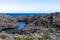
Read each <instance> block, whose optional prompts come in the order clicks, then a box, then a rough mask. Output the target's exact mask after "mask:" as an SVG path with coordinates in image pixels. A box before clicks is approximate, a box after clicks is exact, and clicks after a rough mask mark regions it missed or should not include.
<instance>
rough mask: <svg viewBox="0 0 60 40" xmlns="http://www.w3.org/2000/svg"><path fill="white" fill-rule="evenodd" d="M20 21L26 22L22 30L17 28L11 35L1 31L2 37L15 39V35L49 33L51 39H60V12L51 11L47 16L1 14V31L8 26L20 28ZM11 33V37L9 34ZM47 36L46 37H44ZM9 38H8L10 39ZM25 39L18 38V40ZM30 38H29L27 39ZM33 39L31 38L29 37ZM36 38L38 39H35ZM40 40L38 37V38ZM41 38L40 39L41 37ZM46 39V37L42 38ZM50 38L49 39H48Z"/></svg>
mask: <svg viewBox="0 0 60 40" xmlns="http://www.w3.org/2000/svg"><path fill="white" fill-rule="evenodd" d="M19 22H26V25H25V27H24V28H23V29H21V30H18V29H17V30H15V31H14V32H13V33H12V34H11V35H13V36H11V35H10V34H7V33H0V38H1V37H2V35H3V36H6V37H7V38H9V37H10V36H11V37H12V38H9V39H11V40H15V39H14V38H16V37H14V35H15V34H18V35H31V34H33V35H36V34H38V35H43V37H44V36H47V34H49V35H50V36H51V37H52V39H51V40H60V12H55V13H50V14H47V15H45V16H41V15H39V14H38V15H36V16H15V17H10V16H8V15H5V14H4V15H3V14H1V15H0V31H1V30H4V29H8V28H18V27H19V25H18V23H19ZM6 34H7V35H9V37H8V36H7V35H6ZM44 38H45V37H44ZM9 39H8V40H9ZM17 39H18V40H23V39H21V38H20V39H19V38H16V40H17ZM27 40H28V39H27ZM29 40H31V39H29ZM34 40H36V39H34ZM37 40H38V39H37ZM39 40H40V39H39ZM42 40H44V39H42ZM46 40H48V39H46Z"/></svg>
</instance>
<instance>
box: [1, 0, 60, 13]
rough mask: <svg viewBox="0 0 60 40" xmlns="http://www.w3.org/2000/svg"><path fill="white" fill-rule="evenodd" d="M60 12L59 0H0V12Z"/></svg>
mask: <svg viewBox="0 0 60 40" xmlns="http://www.w3.org/2000/svg"><path fill="white" fill-rule="evenodd" d="M50 12H60V0H0V13H50Z"/></svg>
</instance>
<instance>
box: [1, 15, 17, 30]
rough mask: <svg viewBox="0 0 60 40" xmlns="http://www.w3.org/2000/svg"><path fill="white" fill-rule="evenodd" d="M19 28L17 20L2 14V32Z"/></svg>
mask: <svg viewBox="0 0 60 40" xmlns="http://www.w3.org/2000/svg"><path fill="white" fill-rule="evenodd" d="M17 27H18V23H17V21H16V19H14V18H12V17H9V16H7V15H4V14H0V30H3V29H7V28H17Z"/></svg>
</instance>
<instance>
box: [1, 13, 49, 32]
mask: <svg viewBox="0 0 60 40" xmlns="http://www.w3.org/2000/svg"><path fill="white" fill-rule="evenodd" d="M47 14H49V13H6V15H8V16H11V17H14V16H35V15H41V16H44V15H47ZM18 25H19V27H18V28H16V29H18V30H20V29H23V28H24V27H25V25H26V23H25V22H19V23H18ZM16 29H5V30H2V31H5V32H7V33H12V32H13V31H15V30H16Z"/></svg>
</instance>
